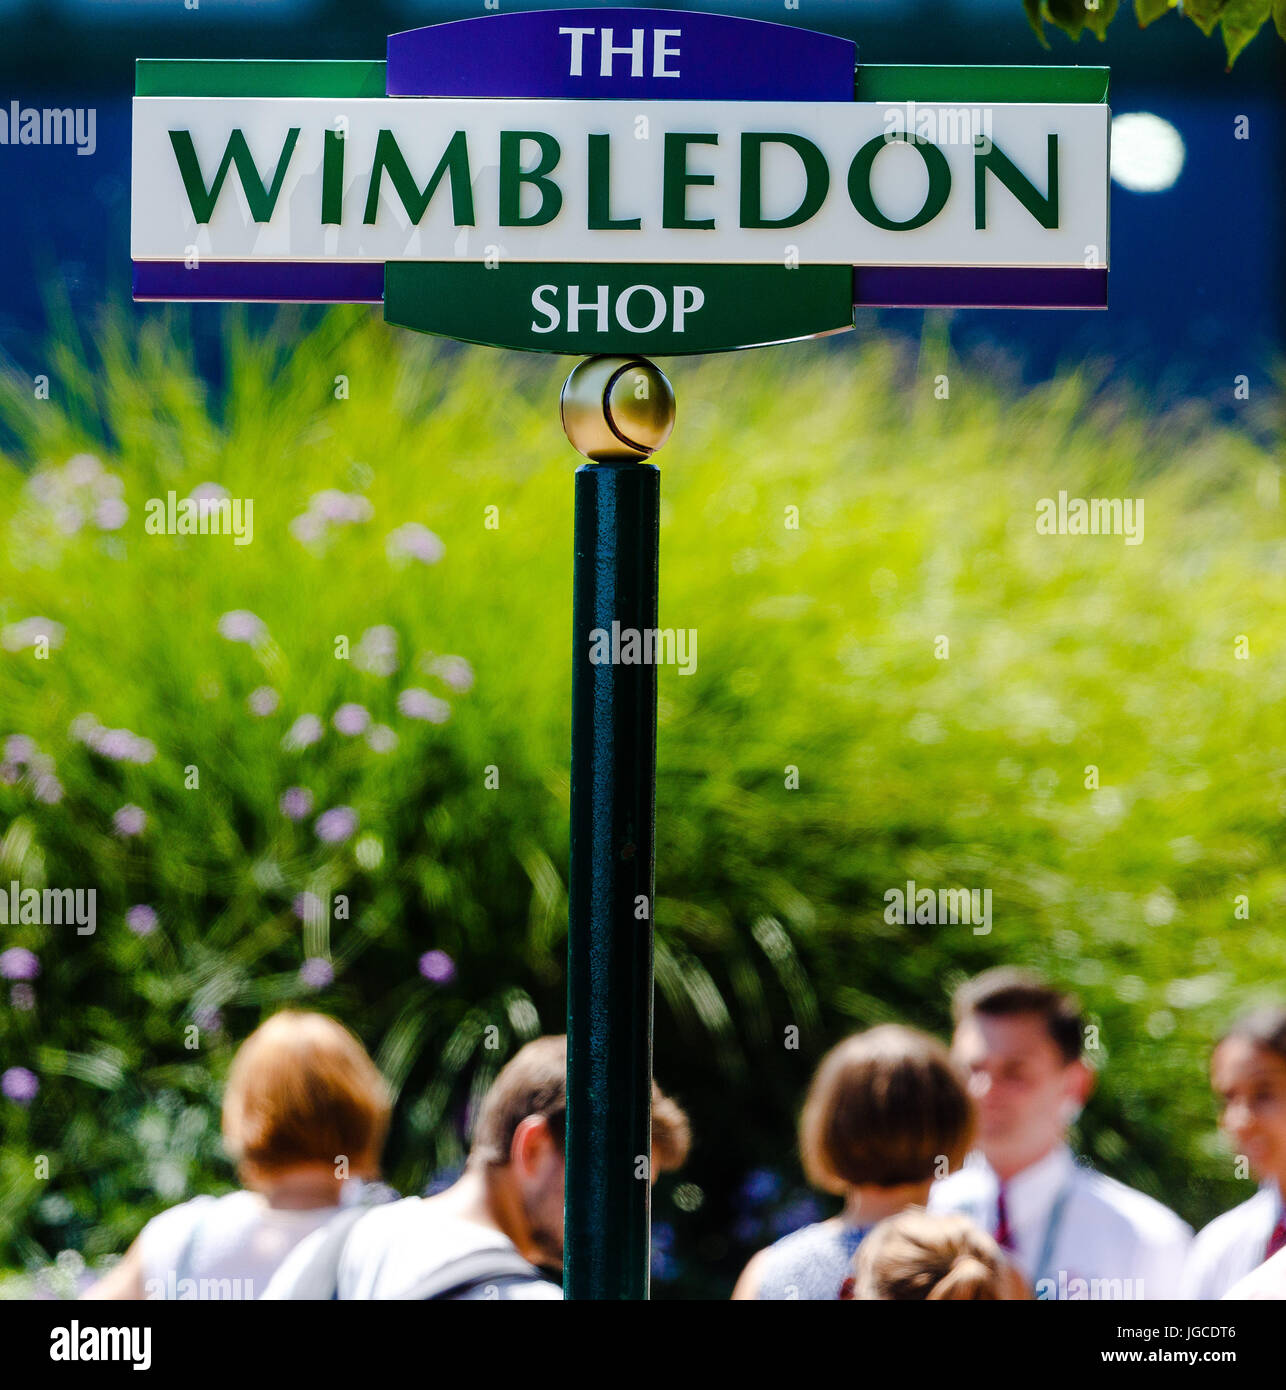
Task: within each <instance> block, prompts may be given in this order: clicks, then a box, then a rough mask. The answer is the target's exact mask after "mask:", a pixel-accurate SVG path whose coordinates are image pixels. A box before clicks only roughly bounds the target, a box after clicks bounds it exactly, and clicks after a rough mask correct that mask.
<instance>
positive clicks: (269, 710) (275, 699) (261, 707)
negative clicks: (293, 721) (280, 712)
mask: <svg viewBox="0 0 1286 1390" xmlns="http://www.w3.org/2000/svg"><path fill="white" fill-rule="evenodd" d="M280 702H281V697H280V696H279V695H278V694H277V692H276V691H275V690H274V689H273V688H272V686H270V685H258V686H256V687H255V688H254V689H253V690H252V691H251V692H250V694H249V695H247V696H246V704H247V705H248V706H249V708H250V713H251V714H257V715H258V716H259V718H260V719H266V718H267V717H268V716H269V715H270V714H276V712H277V706H278V704H279V703H280Z"/></svg>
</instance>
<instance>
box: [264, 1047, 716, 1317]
mask: <svg viewBox="0 0 1286 1390" xmlns="http://www.w3.org/2000/svg"><path fill="white" fill-rule="evenodd" d="M566 1116H567V1039H566V1038H565V1037H561V1036H560V1037H543V1038H536V1039H535V1040H534V1041H533V1042H529V1043H528V1044H527V1045H526V1046H525V1047H522V1048H520V1049H519V1051H518V1052H517V1053H516V1054H515V1055H514V1056H513V1057H512V1058H510V1060H509V1061H508V1062H507V1063H506V1064H505V1066H504V1067H502V1068H501V1071H500V1074H499V1075H498V1076H497V1077H496V1079H495V1081H493V1082H492V1084H491V1087H490V1089H489V1090H488V1091H487V1094H486V1096H485V1098H484V1099H483V1102H482V1106H481V1108H480V1111H479V1114H478V1121H477V1124H476V1125H475V1127H474V1132H473V1138H472V1144H471V1147H470V1150H469V1161H468V1163H467V1164H466V1165H465V1170H464V1172H463V1173H462V1174H461V1176H460V1177H459V1179H458V1180H457V1181H456V1182H455V1183H453V1184H452V1186H450V1187H449V1188H447V1189H446V1191H445V1192H439V1193H437V1194H435V1195H434V1196H432V1197H404V1198H403V1199H402V1200H401V1201H400V1202H392V1203H390V1204H389V1205H388V1206H385V1207H380V1208H377V1209H375V1210H372V1211H368V1212H363V1213H360V1215H359V1216H358V1217H356V1218H354V1224H352V1227H351V1230H349V1229H345V1228H343V1227H332V1228H328V1229H327V1230H326V1231H324V1232H319V1233H318V1235H317V1236H316V1237H314V1238H310V1240H309V1241H307V1242H305V1243H303V1244H301V1245H300V1246H299V1248H298V1249H297V1250H296V1251H294V1252H293V1254H292V1255H291V1257H290V1259H289V1260H288V1261H287V1262H286V1263H285V1264H283V1266H282V1268H281V1269H280V1270H279V1271H278V1273H277V1275H276V1277H275V1278H274V1279H273V1282H272V1284H271V1285H269V1288H268V1290H267V1292H266V1294H265V1298H267V1299H315V1298H340V1299H417V1300H427V1299H444V1300H457V1301H466V1300H481V1299H503V1300H513V1299H556V1298H561V1297H562V1288H561V1287H560V1285H559V1283H557V1282H555V1281H556V1280H557V1278H558V1273H557V1271H559V1270H560V1269H561V1267H562V1263H563V1182H564V1176H565V1164H564V1153H563V1143H564V1137H565V1136H564V1129H565V1124H566ZM689 1143H690V1132H689V1128H688V1118H687V1116H686V1115H685V1114H684V1113H683V1111H682V1110H681V1109H680V1108H679V1106H678V1105H677V1104H676V1103H675V1102H674V1101H673V1100H671V1099H670V1098H669V1097H668V1096H665V1095H663V1094H662V1093H661V1091H660V1090H659V1089H658V1088H657V1086H656V1085H655V1083H653V1086H652V1162H651V1167H650V1176H651V1177H652V1178H655V1177H656V1175H657V1174H658V1173H659V1172H662V1171H664V1170H666V1169H671V1168H677V1167H679V1166H680V1165H681V1164H682V1163H683V1161H684V1159H685V1158H686V1157H687V1152H688V1146H689ZM551 1274H552V1276H553V1277H552V1278H551V1277H550V1276H551Z"/></svg>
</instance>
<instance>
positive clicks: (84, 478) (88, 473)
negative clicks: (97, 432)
mask: <svg viewBox="0 0 1286 1390" xmlns="http://www.w3.org/2000/svg"><path fill="white" fill-rule="evenodd" d="M102 474H103V465H102V463H101V462H100V461H99V460H98V459H97V458H95V457H94V455H93V454H75V455H73V457H71V458H69V459H68V460H67V462H66V463H65V464H64V465H63V476H64V477H65V478H66V479H67V481H68V482H69V483H71V484H72V486H73V487H92V486H93V484H94V483H96V482H97V481H98V479H99V478H100V477H102Z"/></svg>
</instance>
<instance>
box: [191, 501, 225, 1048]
mask: <svg viewBox="0 0 1286 1390" xmlns="http://www.w3.org/2000/svg"><path fill="white" fill-rule="evenodd" d="M207 486H210V487H213V486H214V484H213V483H210V484H207ZM192 1022H193V1023H195V1024H196V1026H197V1027H198V1028H199V1029H201V1031H202V1032H203V1033H217V1032H218V1031H219V1030H220V1029H221V1028H222V1027H223V1015H222V1014H221V1013H220V1012H219V1011H218V1009H197V1010H196V1012H195V1013H193V1015H192Z"/></svg>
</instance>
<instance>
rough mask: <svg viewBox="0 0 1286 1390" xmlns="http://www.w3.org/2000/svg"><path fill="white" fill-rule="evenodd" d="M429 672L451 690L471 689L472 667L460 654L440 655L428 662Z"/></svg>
mask: <svg viewBox="0 0 1286 1390" xmlns="http://www.w3.org/2000/svg"><path fill="white" fill-rule="evenodd" d="M429 674H430V675H434V676H437V677H438V679H439V680H441V681H443V682H445V683H446V684H447V685H449V686H450V687H451V689H452V690H460V691H465V690H472V689H473V667H472V666H470V665H469V663H468V662H467V661H466V660H465V659H464V657H462V656H440V657H438V658H437V659H436V660H435V661H432V662H430V663H429Z"/></svg>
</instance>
